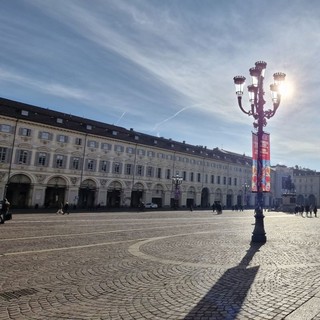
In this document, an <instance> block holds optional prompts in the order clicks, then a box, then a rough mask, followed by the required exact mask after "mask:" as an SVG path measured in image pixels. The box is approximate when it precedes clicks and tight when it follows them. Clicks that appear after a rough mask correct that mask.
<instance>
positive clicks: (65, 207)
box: [63, 201, 69, 214]
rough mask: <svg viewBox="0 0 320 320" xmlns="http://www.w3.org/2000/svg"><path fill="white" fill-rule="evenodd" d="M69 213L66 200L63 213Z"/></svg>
mask: <svg viewBox="0 0 320 320" xmlns="http://www.w3.org/2000/svg"><path fill="white" fill-rule="evenodd" d="M65 213H66V214H69V202H68V201H67V202H66V203H65V205H64V207H63V214H65Z"/></svg>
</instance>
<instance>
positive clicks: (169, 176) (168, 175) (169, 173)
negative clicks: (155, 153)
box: [166, 169, 171, 179]
mask: <svg viewBox="0 0 320 320" xmlns="http://www.w3.org/2000/svg"><path fill="white" fill-rule="evenodd" d="M166 178H167V179H171V170H170V169H167V174H166Z"/></svg>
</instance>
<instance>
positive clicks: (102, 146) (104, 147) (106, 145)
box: [101, 143, 111, 150]
mask: <svg viewBox="0 0 320 320" xmlns="http://www.w3.org/2000/svg"><path fill="white" fill-rule="evenodd" d="M101 149H103V150H110V149H111V145H110V144H109V143H101Z"/></svg>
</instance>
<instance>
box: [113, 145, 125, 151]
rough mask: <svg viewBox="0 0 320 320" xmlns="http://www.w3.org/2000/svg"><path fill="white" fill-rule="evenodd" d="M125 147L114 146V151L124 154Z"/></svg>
mask: <svg viewBox="0 0 320 320" xmlns="http://www.w3.org/2000/svg"><path fill="white" fill-rule="evenodd" d="M123 149H124V148H123V146H120V145H116V146H114V150H115V151H116V152H123Z"/></svg>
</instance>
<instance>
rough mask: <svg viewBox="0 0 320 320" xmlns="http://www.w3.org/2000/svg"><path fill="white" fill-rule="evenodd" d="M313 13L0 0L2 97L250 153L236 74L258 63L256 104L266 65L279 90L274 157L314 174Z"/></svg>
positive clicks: (220, 5)
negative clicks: (279, 79)
mask: <svg viewBox="0 0 320 320" xmlns="http://www.w3.org/2000/svg"><path fill="white" fill-rule="evenodd" d="M319 16H320V1H318V0H308V1H304V0H301V1H299V0H268V1H263V0H223V1H222V0H221V1H220V0H90V1H89V0H47V1H43V0H3V1H1V11H0V39H1V49H0V96H1V97H3V98H7V99H12V100H16V101H20V102H23V103H28V104H31V105H35V106H40V107H44V108H49V109H52V110H56V111H61V112H64V113H67V114H72V115H77V116H80V117H85V118H89V119H93V120H97V121H101V122H104V123H109V124H114V125H117V126H121V127H124V128H126V129H130V128H133V129H134V130H135V131H138V132H142V133H146V134H150V135H154V136H158V137H164V138H167V139H169V138H171V139H172V140H175V141H180V142H182V141H185V142H186V143H188V144H192V145H201V146H206V147H207V148H209V149H211V148H216V147H218V148H220V149H224V150H228V151H232V152H235V153H239V154H246V155H248V156H251V155H252V149H251V146H252V143H251V132H252V131H253V130H254V128H253V122H254V119H253V117H252V116H248V115H246V114H244V113H243V112H242V111H241V110H240V109H239V107H238V104H237V96H236V94H235V87H234V83H233V77H234V76H236V75H243V76H245V77H246V78H247V80H246V86H247V85H250V84H251V80H250V75H249V69H250V68H251V67H254V64H255V62H256V61H261V60H262V61H265V62H267V68H266V74H265V80H264V91H265V96H264V98H265V100H266V104H265V110H268V109H272V107H273V106H272V100H271V95H270V90H269V86H270V84H272V83H273V74H274V73H275V72H284V73H285V74H286V85H287V88H288V90H287V93H286V94H284V95H283V97H282V101H281V104H280V107H279V109H278V110H277V113H276V114H275V116H274V117H272V118H271V119H269V120H267V126H266V127H265V128H264V130H265V131H266V132H268V133H270V140H271V164H272V165H276V164H282V165H287V166H289V167H291V166H296V165H297V166H299V167H302V168H308V169H311V170H317V171H320V143H319V137H320V121H319V120H320V116H319V107H320V106H319V103H320V88H319V85H320V64H319V53H320V36H319V35H320V19H319ZM243 105H244V107H245V109H248V107H249V100H248V95H247V90H245V93H244V96H243Z"/></svg>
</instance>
